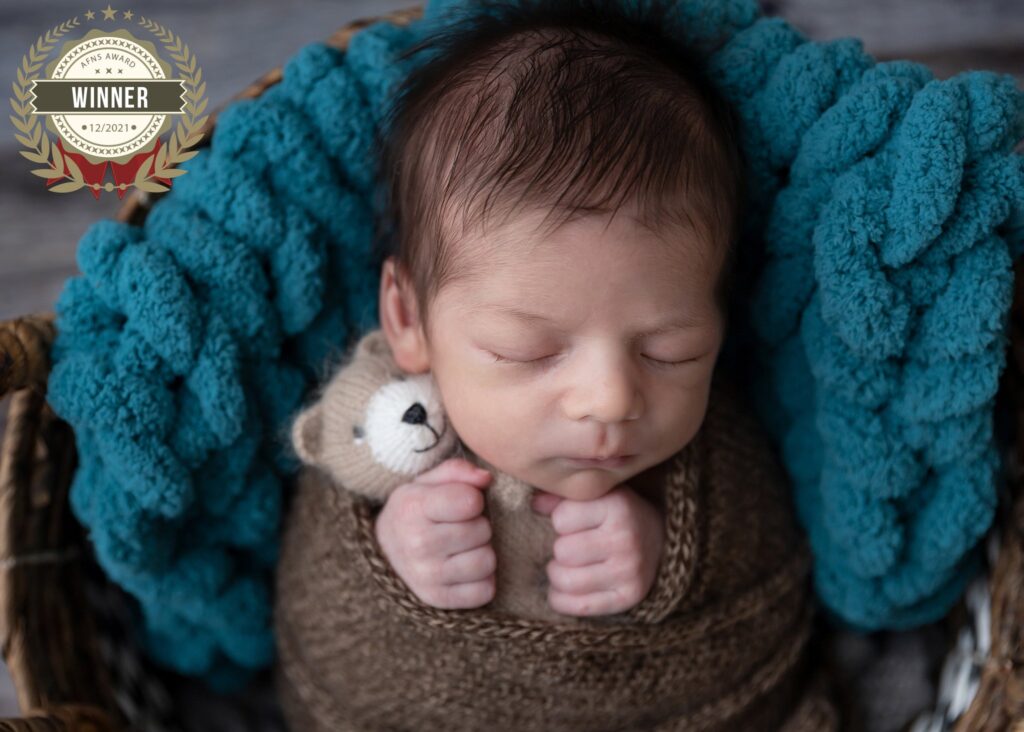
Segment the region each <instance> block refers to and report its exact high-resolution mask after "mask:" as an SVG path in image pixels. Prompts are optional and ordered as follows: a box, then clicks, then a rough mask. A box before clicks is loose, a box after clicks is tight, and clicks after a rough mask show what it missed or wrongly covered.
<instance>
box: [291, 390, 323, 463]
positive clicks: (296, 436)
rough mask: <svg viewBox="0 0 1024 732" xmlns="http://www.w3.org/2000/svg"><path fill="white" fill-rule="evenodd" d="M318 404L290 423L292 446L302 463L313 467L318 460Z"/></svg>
mask: <svg viewBox="0 0 1024 732" xmlns="http://www.w3.org/2000/svg"><path fill="white" fill-rule="evenodd" d="M322 426H323V425H322V418H321V408H320V404H319V403H317V404H314V405H313V406H311V407H309V408H308V409H306V410H303V411H302V412H300V413H299V416H298V417H296V418H295V421H294V422H293V423H292V446H293V447H294V448H295V454H297V455H298V456H299V459H300V460H302V462H304V463H306V464H308V465H315V464H316V463H317V462H318V461H319V459H320V435H321V433H322Z"/></svg>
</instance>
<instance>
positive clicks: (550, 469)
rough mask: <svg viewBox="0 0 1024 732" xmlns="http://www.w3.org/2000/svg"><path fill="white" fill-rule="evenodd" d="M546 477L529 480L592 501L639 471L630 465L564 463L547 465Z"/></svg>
mask: <svg viewBox="0 0 1024 732" xmlns="http://www.w3.org/2000/svg"><path fill="white" fill-rule="evenodd" d="M546 467H547V469H546V470H545V471H544V475H543V477H538V478H536V479H535V480H531V481H527V482H529V483H530V484H531V485H532V486H533V487H534V488H539V489H540V490H542V491H546V492H547V493H552V494H554V495H556V496H561V497H562V498H568V499H569V500H572V501H592V500H594V499H595V498H600V497H601V496H603V495H605V494H607V493H609V492H610V491H611V490H612V489H614V488H615V487H616V486H618V485H620V484H621V483H625V482H626V481H628V480H629V479H630V478H632V477H633V476H634V475H636V474H637V473H638V472H640V471H638V470H635V469H630V468H625V467H624V468H619V469H605V468H578V467H573V466H569V465H565V464H557V463H555V464H551V465H549V466H546Z"/></svg>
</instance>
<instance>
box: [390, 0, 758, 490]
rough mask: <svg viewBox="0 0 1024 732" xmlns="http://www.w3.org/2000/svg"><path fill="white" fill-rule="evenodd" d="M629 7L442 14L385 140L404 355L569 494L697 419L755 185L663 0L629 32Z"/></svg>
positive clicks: (461, 424) (500, 8)
mask: <svg viewBox="0 0 1024 732" xmlns="http://www.w3.org/2000/svg"><path fill="white" fill-rule="evenodd" d="M622 5H626V3H623V2H622V0H615V1H612V2H602V1H600V0H594V1H585V0H563V1H558V0H544V1H541V2H537V1H531V0H521V1H520V2H517V3H514V4H513V5H509V6H505V5H493V4H488V8H489V10H488V12H486V13H479V14H476V15H474V16H472V18H470V19H466V20H463V21H462V22H461V23H459V24H453V25H450V26H448V27H447V28H446V29H443V30H442V31H441V32H440V34H439V35H438V36H435V37H433V38H431V39H428V40H427V42H426V43H425V44H421V46H420V47H418V49H415V50H416V51H420V50H424V49H426V50H427V51H428V52H429V53H431V54H432V56H431V58H430V60H428V61H426V62H424V63H422V64H421V65H420V66H418V67H417V69H416V70H415V71H413V73H412V74H411V75H410V76H409V77H408V79H407V80H406V82H405V84H404V86H403V87H402V88H401V89H400V90H399V93H398V95H397V96H396V102H395V104H394V105H393V107H392V109H391V115H390V116H389V118H388V119H387V120H386V124H385V127H384V134H383V135H382V136H381V139H380V144H381V145H382V148H381V149H380V157H379V162H380V165H381V167H380V169H379V176H380V181H381V183H382V191H383V193H384V194H385V198H386V200H385V203H384V205H383V206H382V207H381V209H380V210H381V211H382V215H381V218H380V219H379V222H378V224H379V225H381V224H383V226H386V227H389V228H388V229H387V230H384V231H383V232H382V231H378V237H379V239H378V241H379V243H380V246H381V250H380V252H379V255H380V257H381V260H383V261H382V273H381V289H380V319H381V327H382V329H383V331H384V334H385V336H386V337H387V340H388V342H389V344H390V346H391V349H392V351H393V353H394V356H395V360H396V362H397V363H398V365H399V366H400V367H401V368H402V369H404V370H405V371H407V372H409V373H422V372H425V371H428V370H430V371H432V372H433V375H434V379H435V381H436V383H437V386H438V388H439V389H440V392H441V395H442V400H443V402H444V405H445V408H446V410H447V412H448V418H449V420H450V421H451V424H452V426H453V427H454V428H455V430H456V432H457V433H458V434H459V436H460V437H461V438H462V440H463V442H464V443H465V444H466V445H467V446H468V447H469V448H470V449H471V450H473V451H474V452H475V453H476V454H477V455H479V456H481V457H482V458H484V459H486V460H487V461H488V462H490V463H491V464H492V465H494V466H495V467H496V468H498V469H500V470H502V471H504V472H507V473H509V474H511V475H514V476H515V477H517V478H519V479H521V480H523V481H525V482H527V483H530V484H531V485H534V486H537V487H539V488H541V489H543V490H546V491H549V492H551V493H555V494H558V495H562V496H564V497H567V498H571V499H575V500H589V499H592V498H596V497H599V496H601V495H604V494H605V493H607V492H608V491H609V490H611V489H612V488H614V487H615V486H616V485H618V484H620V483H623V482H625V481H628V480H629V479H630V478H631V477H633V476H635V475H637V474H639V473H641V472H643V471H644V470H646V469H647V468H650V467H652V466H655V465H657V464H659V463H661V462H663V461H664V460H665V459H667V458H669V457H671V456H672V455H673V454H674V453H675V452H677V451H678V450H680V449H681V448H682V447H683V446H685V445H686V444H687V443H688V442H689V441H690V440H691V439H692V438H693V437H694V435H695V434H696V433H697V431H698V429H699V428H700V426H701V424H702V422H703V419H704V415H705V413H706V409H707V403H708V397H709V393H710V385H711V378H712V373H713V371H714V367H715V363H716V360H717V358H718V354H719V350H720V348H721V345H722V341H723V338H724V333H725V326H726V313H727V307H726V303H727V301H728V296H729V289H730V287H729V283H730V279H731V278H730V272H731V269H732V260H733V253H734V249H735V241H736V239H737V237H738V229H739V216H740V210H741V206H742V203H741V201H742V196H743V187H742V167H743V166H742V160H741V157H740V153H739V150H738V143H737V141H736V123H735V120H734V119H733V116H732V111H731V110H730V109H729V108H728V107H727V106H726V105H725V103H724V102H722V101H721V100H720V99H719V98H718V97H717V96H716V95H715V92H714V91H713V89H712V88H711V87H710V85H709V84H708V82H707V81H706V80H705V76H704V72H703V71H702V70H701V68H700V65H699V64H700V62H699V61H698V60H697V58H696V57H695V56H694V55H693V54H691V53H688V52H686V51H684V50H682V49H680V48H678V47H677V46H676V45H674V44H673V43H672V42H671V41H667V40H666V39H665V37H664V35H663V31H662V30H661V29H662V28H664V27H665V25H666V23H667V21H665V20H663V19H661V15H660V13H661V12H663V9H661V8H660V6H659V5H658V3H656V2H653V1H651V0H648V1H647V2H643V3H639V5H641V6H644V7H645V8H646V11H645V12H644V13H643V16H642V17H639V16H638V15H637V14H636V13H635V11H633V12H632V15H631V16H630V22H629V23H626V22H623V21H624V19H625V16H623V15H621V13H622V12H624V11H622V10H619V9H618V8H619V7H620V6H622ZM623 454H625V455H629V457H627V458H626V459H625V460H622V461H619V462H618V463H605V464H601V465H593V464H589V465H588V464H584V463H581V462H578V461H576V460H574V458H587V457H589V458H596V457H602V456H614V455H623Z"/></svg>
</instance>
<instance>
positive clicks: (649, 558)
mask: <svg viewBox="0 0 1024 732" xmlns="http://www.w3.org/2000/svg"><path fill="white" fill-rule="evenodd" d="M532 505H533V508H534V510H535V511H537V512H539V513H544V514H551V524H552V526H553V527H554V529H555V532H556V533H557V534H558V535H559V536H558V538H557V539H556V540H555V545H554V558H553V559H552V560H551V561H550V562H548V564H547V575H548V581H549V583H550V584H549V588H548V604H549V605H550V606H551V608H552V609H553V610H554V611H555V612H559V613H562V614H563V615H611V614H613V613H618V612H623V611H625V610H628V609H629V608H631V607H633V606H634V605H637V604H639V602H640V601H641V600H643V599H644V598H645V597H646V596H647V593H648V591H649V590H650V589H651V585H653V584H654V578H655V576H656V574H657V570H658V563H659V561H660V559H661V549H662V544H663V543H664V540H665V536H664V534H665V529H664V526H663V524H662V521H663V520H662V517H661V515H660V514H659V513H658V510H657V508H655V507H654V506H653V505H652V504H651V503H650V502H649V501H647V500H646V499H644V498H642V497H641V496H640V495H638V494H637V493H636V492H635V491H633V489H631V488H629V487H628V486H627V485H625V484H623V485H620V486H617V487H616V488H614V489H612V490H611V491H609V492H608V493H607V494H605V495H604V496H602V497H601V498H596V499H594V500H592V501H571V500H569V499H565V498H562V497H560V496H556V495H554V494H551V493H546V492H544V491H539V492H538V494H537V495H535V496H534V498H533V503H532Z"/></svg>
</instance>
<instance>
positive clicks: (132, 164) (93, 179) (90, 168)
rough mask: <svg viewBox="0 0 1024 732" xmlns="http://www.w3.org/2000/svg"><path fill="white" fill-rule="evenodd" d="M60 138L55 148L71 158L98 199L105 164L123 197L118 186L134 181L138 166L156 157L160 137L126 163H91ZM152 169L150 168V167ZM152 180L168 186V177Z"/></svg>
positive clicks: (120, 195) (49, 182) (52, 180)
mask: <svg viewBox="0 0 1024 732" xmlns="http://www.w3.org/2000/svg"><path fill="white" fill-rule="evenodd" d="M61 142H62V141H61V138H59V137H58V138H57V149H58V150H60V153H61V155H62V156H63V157H64V158H65V159H66V158H71V159H72V160H73V161H75V164H76V165H78V169H79V170H81V171H82V180H83V181H84V182H85V185H87V186H89V191H90V192H91V193H92V197H93V198H95V199H96V200H99V197H100V193H101V192H102V191H103V178H104V177H105V176H106V172H107V165H108V164H109V165H110V170H111V172H112V173H113V175H114V185H115V186H118V187H116V188H114V190H116V191H117V197H118V198H119V199H123V198H124V194H125V191H127V187H126V188H123V189H122V188H120V187H119V186H120V185H121V184H122V183H124V184H125V186H129V185H131V184H132V183H133V182H134V181H135V174H136V173H137V172H138V170H139V167H140V166H141V165H142V163H143V162H144V161H145V160H146V159H147V158H151V157H152V158H154V162H155V158H156V154H157V153H158V152H159V151H160V138H159V137H158V138H156V142H155V143H154V144H153V147H152V148H151V149H149V150H144V151H142V152H140V153H137V154H136V155H134V156H132V157H131V158H130V159H129V160H128V162H126V163H115V162H114V161H113V160H104V161H103V162H100V163H91V162H89V160H88V159H86V157H85V156H84V155H82V154H81V153H76V152H70V151H68V150H65V149H64V146H63V145H62V144H61ZM151 170H152V169H151ZM62 172H63V173H65V174H66V175H70V174H71V172H70V169H69V168H68V166H67V163H64V170H63V171H62ZM153 180H158V181H160V182H161V183H163V184H164V185H165V186H167V187H170V185H171V179H170V178H160V177H156V178H153ZM60 181H61V179H60V178H50V179H49V180H47V181H46V186H47V188H49V187H50V186H51V185H53V184H54V183H59V182H60ZM93 184H99V186H100V187H99V188H93Z"/></svg>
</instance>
